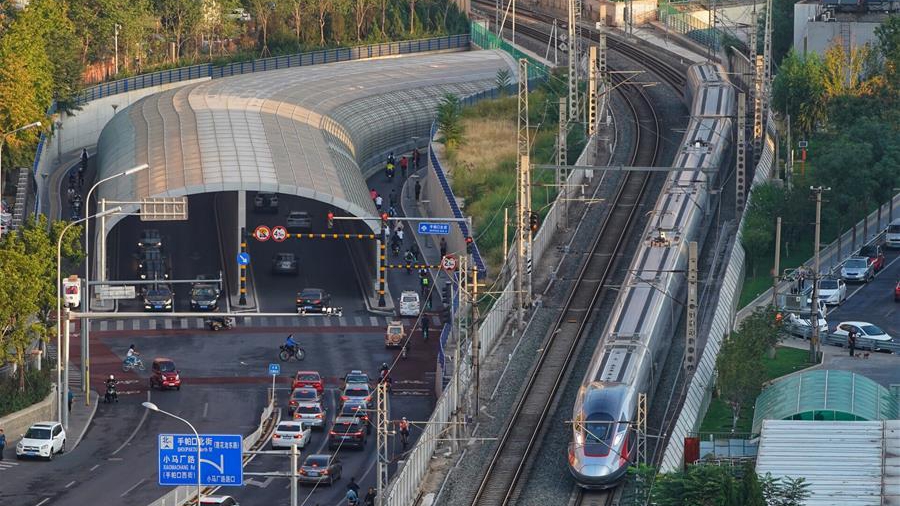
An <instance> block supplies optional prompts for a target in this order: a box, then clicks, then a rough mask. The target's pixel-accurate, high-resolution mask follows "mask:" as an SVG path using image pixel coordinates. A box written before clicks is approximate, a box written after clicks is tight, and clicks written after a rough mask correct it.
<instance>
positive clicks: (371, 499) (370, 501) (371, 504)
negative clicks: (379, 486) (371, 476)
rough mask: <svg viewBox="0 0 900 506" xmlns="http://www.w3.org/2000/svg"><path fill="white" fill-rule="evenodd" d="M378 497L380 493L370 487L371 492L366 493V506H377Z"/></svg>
mask: <svg viewBox="0 0 900 506" xmlns="http://www.w3.org/2000/svg"><path fill="white" fill-rule="evenodd" d="M376 497H378V492H376V491H375V487H369V491H368V492H366V498H365V503H364V504H365V506H375V498H376Z"/></svg>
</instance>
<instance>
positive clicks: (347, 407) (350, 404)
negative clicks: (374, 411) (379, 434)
mask: <svg viewBox="0 0 900 506" xmlns="http://www.w3.org/2000/svg"><path fill="white" fill-rule="evenodd" d="M337 416H339V417H347V418H359V421H360V423H362V424H363V425H364V426H365V427H366V434H370V433H371V432H372V424H371V423H369V408H368V407H367V406H366V403H365V402H358V401H352V400H348V401H346V402H344V404H343V405H342V406H341V410H340V411H338V414H337Z"/></svg>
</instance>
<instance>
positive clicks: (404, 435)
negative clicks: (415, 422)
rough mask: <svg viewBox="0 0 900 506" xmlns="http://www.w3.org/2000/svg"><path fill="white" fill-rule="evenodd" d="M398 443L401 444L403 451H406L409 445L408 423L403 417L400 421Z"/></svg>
mask: <svg viewBox="0 0 900 506" xmlns="http://www.w3.org/2000/svg"><path fill="white" fill-rule="evenodd" d="M399 425H400V441H401V442H402V443H403V449H404V450H405V449H406V445H408V444H409V422H408V421H407V420H406V417H405V416H404V417H403V419H402V420H400V424H399Z"/></svg>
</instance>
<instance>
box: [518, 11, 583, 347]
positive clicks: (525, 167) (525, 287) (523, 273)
mask: <svg viewBox="0 0 900 506" xmlns="http://www.w3.org/2000/svg"><path fill="white" fill-rule="evenodd" d="M570 31H571V28H570ZM530 145H531V142H530V139H529V132H528V60H526V59H525V58H522V59H520V60H519V119H518V142H517V154H518V158H517V159H518V161H519V164H518V166H517V167H516V172H517V176H518V177H517V178H516V234H517V237H518V241H516V300H517V301H518V304H517V305H518V309H517V323H518V328H519V330H522V329H523V328H524V326H525V308H526V307H528V306H530V305H531V231H530V228H529V224H528V218H529V214H530V210H531V162H530V160H529V156H528V153H529V151H530Z"/></svg>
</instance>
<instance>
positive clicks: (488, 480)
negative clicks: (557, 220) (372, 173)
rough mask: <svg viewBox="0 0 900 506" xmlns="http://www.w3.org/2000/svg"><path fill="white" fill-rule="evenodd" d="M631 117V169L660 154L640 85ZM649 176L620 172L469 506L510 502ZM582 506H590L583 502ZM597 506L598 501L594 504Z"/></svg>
mask: <svg viewBox="0 0 900 506" xmlns="http://www.w3.org/2000/svg"><path fill="white" fill-rule="evenodd" d="M623 88H627V89H628V91H624V92H623V93H622V96H623V97H625V99H626V102H627V103H628V104H629V107H630V108H631V110H632V112H633V116H634V118H635V132H636V136H637V139H636V142H635V143H634V150H633V153H632V156H631V162H632V164H634V165H641V164H643V165H653V164H654V163H657V158H658V157H659V154H660V148H661V142H660V127H659V118H658V117H657V114H656V111H655V110H654V108H653V104H652V102H651V101H650V100H649V98H648V97H647V95H646V92H645V91H644V90H643V88H641V87H633V88H632V87H623ZM648 180H649V173H647V172H626V173H625V175H624V177H623V178H622V181H621V183H620V185H619V187H618V189H617V191H616V194H615V197H614V199H613V203H612V205H611V206H610V209H609V211H608V214H607V216H606V219H605V220H604V222H603V223H602V225H601V229H600V232H599V233H598V234H597V235H596V236H595V237H594V239H593V240H592V244H591V247H590V249H589V254H588V255H587V257H586V260H585V261H584V263H583V264H582V266H581V269H580V270H579V274H578V277H577V279H576V281H575V285H574V287H573V288H572V291H571V292H570V293H569V296H568V298H567V299H566V302H565V304H564V305H563V309H562V311H561V312H560V315H559V317H558V319H557V320H556V322H555V323H554V325H553V326H552V327H551V329H550V334H549V337H548V338H547V339H546V344H545V346H544V348H543V350H542V351H541V354H540V356H539V358H538V361H537V364H536V365H535V367H534V369H533V370H532V372H531V374H530V375H529V377H528V379H527V382H526V386H525V391H524V392H523V394H522V395H521V397H520V398H519V399H518V400H517V403H516V405H515V406H514V407H513V411H512V416H511V417H510V421H509V422H508V424H507V425H506V427H505V429H504V431H503V433H502V434H501V436H500V438H499V442H498V445H497V448H496V451H495V453H494V454H493V456H492V458H491V460H490V464H489V466H488V469H487V471H486V473H485V476H484V478H483V480H482V482H481V483H480V485H479V487H478V489H477V491H476V493H475V497H474V499H473V500H472V504H473V505H485V506H488V505H489V506H497V505H505V504H510V503H511V502H512V500H513V498H514V497H515V495H516V494H517V493H518V491H519V485H520V481H521V479H522V478H523V474H524V473H525V472H526V463H527V462H528V461H529V457H530V456H532V455H534V453H535V451H536V449H537V448H538V446H539V437H540V434H542V433H543V431H542V430H541V429H542V427H543V425H544V423H545V421H546V420H547V419H548V416H549V414H550V411H551V406H552V405H553V401H554V398H555V396H556V393H557V391H558V390H559V388H560V386H561V383H562V381H563V378H564V377H565V376H566V373H567V371H568V370H569V368H570V365H571V362H572V359H573V357H574V354H575V350H576V349H577V348H578V344H579V343H580V342H581V339H582V337H583V336H584V335H585V333H586V332H587V330H588V328H589V326H590V325H589V324H590V323H591V318H590V317H591V315H592V313H593V310H594V309H595V308H596V306H597V304H598V302H599V301H600V300H601V298H602V295H603V294H604V293H605V288H604V287H605V285H606V283H607V282H608V280H609V278H610V275H611V273H612V270H613V266H614V263H615V260H616V258H617V257H618V256H619V254H620V253H621V252H622V249H623V248H624V245H625V243H626V240H625V239H626V237H627V236H628V231H629V230H631V228H632V225H633V224H634V221H635V218H636V216H637V209H638V207H639V205H640V203H641V200H642V197H643V196H644V193H645V190H646V188H647V186H648V184H647V183H648ZM586 504H595V503H594V502H589V503H586ZM596 504H602V503H596Z"/></svg>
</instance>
